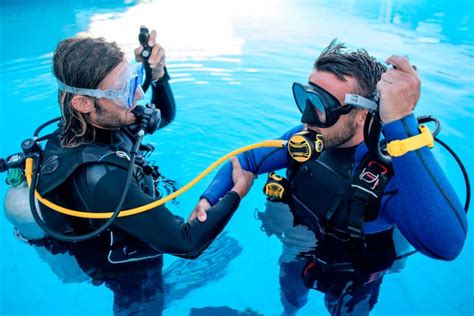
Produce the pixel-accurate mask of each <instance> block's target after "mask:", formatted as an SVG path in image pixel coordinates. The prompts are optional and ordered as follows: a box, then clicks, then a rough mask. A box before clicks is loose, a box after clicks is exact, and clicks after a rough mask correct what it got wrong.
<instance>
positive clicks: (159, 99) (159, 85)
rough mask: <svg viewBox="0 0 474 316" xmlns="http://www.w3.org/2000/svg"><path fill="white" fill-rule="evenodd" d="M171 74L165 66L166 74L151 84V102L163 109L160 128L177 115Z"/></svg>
mask: <svg viewBox="0 0 474 316" xmlns="http://www.w3.org/2000/svg"><path fill="white" fill-rule="evenodd" d="M169 79H170V76H169V74H168V70H167V69H166V67H165V74H164V75H163V77H161V78H160V79H159V80H157V81H155V82H153V84H152V85H151V91H152V96H151V103H153V104H154V105H155V106H156V107H157V108H158V109H160V111H161V123H160V128H163V127H165V126H166V125H168V124H169V123H171V122H172V121H173V120H174V117H175V115H176V104H175V101H174V96H173V91H172V90H171V86H170V84H169Z"/></svg>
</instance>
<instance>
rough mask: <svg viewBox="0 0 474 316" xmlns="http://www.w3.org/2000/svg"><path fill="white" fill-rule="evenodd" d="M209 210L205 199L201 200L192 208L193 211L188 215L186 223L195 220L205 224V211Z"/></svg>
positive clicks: (209, 205)
mask: <svg viewBox="0 0 474 316" xmlns="http://www.w3.org/2000/svg"><path fill="white" fill-rule="evenodd" d="M210 208H211V204H209V202H208V201H207V200H206V199H201V200H200V201H199V203H198V204H197V205H196V207H194V210H193V211H192V212H191V214H190V215H189V219H188V222H190V221H192V220H193V219H195V218H197V219H198V221H200V222H205V221H206V219H207V213H206V211H207V210H208V209H210Z"/></svg>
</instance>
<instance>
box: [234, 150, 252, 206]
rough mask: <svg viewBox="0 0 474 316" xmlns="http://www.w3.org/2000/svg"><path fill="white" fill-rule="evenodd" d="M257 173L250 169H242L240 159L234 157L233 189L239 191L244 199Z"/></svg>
mask: <svg viewBox="0 0 474 316" xmlns="http://www.w3.org/2000/svg"><path fill="white" fill-rule="evenodd" d="M254 179H255V175H254V174H253V173H251V172H250V171H246V170H244V169H242V167H241V166H240V163H239V160H238V159H237V158H235V157H233V158H232V180H233V181H234V187H233V188H232V190H231V191H234V192H237V194H238V195H239V196H240V198H241V199H242V198H243V197H244V196H245V195H246V194H247V193H248V192H249V190H250V187H251V186H252V184H253V180H254Z"/></svg>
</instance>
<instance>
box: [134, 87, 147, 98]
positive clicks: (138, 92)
mask: <svg viewBox="0 0 474 316" xmlns="http://www.w3.org/2000/svg"><path fill="white" fill-rule="evenodd" d="M144 94H145V92H143V89H142V86H141V85H139V86H138V88H137V90H135V100H136V101H138V100H141V99H143V95H144Z"/></svg>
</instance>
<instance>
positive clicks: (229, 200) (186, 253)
mask: <svg viewBox="0 0 474 316" xmlns="http://www.w3.org/2000/svg"><path fill="white" fill-rule="evenodd" d="M239 202H240V198H239V196H238V194H237V193H235V192H229V193H228V194H226V195H225V196H224V197H223V198H222V199H221V200H220V201H219V202H218V203H217V204H216V205H215V206H213V207H212V208H210V209H209V210H208V219H207V220H206V221H205V222H203V223H201V222H199V221H197V220H193V221H191V222H189V223H185V222H184V221H183V219H182V218H180V217H178V216H174V215H173V214H172V213H170V212H169V211H168V210H167V209H166V207H159V208H157V209H154V210H152V211H150V212H146V213H142V214H139V215H135V216H133V218H130V219H123V220H122V219H119V220H118V222H117V224H118V226H119V227H120V228H122V229H124V230H126V231H127V232H129V233H131V234H133V235H134V236H135V237H137V238H139V239H140V240H142V241H143V242H145V243H147V244H148V245H149V246H151V247H153V248H155V249H156V250H159V251H161V252H164V253H169V254H172V255H175V256H179V257H184V258H196V257H197V256H199V255H200V254H201V253H202V251H204V249H206V247H207V246H208V245H209V244H210V243H211V242H212V241H213V240H214V239H215V238H216V237H217V235H218V234H219V233H220V232H221V231H222V230H223V229H224V227H225V225H226V224H227V223H228V221H229V220H230V218H231V217H232V215H233V214H234V212H235V210H236V209H237V207H238V205H239ZM147 213H148V214H147Z"/></svg>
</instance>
